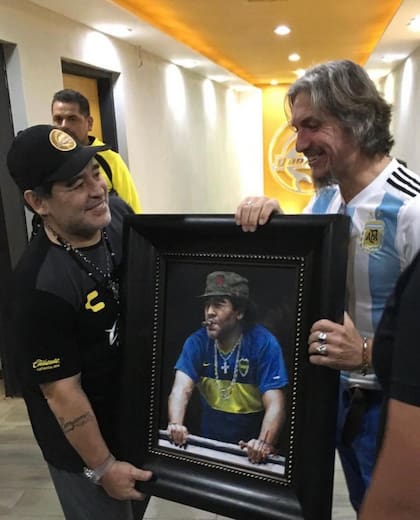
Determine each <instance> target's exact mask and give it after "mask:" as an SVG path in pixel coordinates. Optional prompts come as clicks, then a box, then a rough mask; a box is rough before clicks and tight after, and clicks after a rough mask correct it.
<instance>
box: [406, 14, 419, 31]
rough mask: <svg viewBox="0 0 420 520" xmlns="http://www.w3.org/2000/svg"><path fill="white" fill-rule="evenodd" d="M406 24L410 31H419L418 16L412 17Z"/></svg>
mask: <svg viewBox="0 0 420 520" xmlns="http://www.w3.org/2000/svg"><path fill="white" fill-rule="evenodd" d="M407 25H408V28H409V29H410V31H413V32H420V16H415V17H414V18H412V19H411V20H410V21H409V22H408V24H407Z"/></svg>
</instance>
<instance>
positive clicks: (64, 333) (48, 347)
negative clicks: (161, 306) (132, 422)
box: [13, 197, 131, 471]
mask: <svg viewBox="0 0 420 520" xmlns="http://www.w3.org/2000/svg"><path fill="white" fill-rule="evenodd" d="M110 209H111V214H112V220H111V223H110V224H109V226H107V228H106V233H107V235H108V237H109V244H110V248H111V250H112V252H114V253H115V266H116V268H117V269H118V268H119V266H120V265H121V255H122V220H123V217H124V215H125V214H127V213H130V212H131V210H130V209H129V208H128V206H127V205H126V204H125V203H124V202H123V201H122V200H121V199H119V198H118V197H110ZM81 251H82V252H83V254H84V255H85V256H86V257H87V258H88V259H90V260H91V261H92V262H94V263H95V264H96V265H99V266H101V270H102V271H104V272H106V269H107V265H108V266H109V265H110V264H109V259H110V251H109V250H107V245H106V242H105V241H104V240H101V241H100V242H99V243H98V244H96V245H94V246H91V247H88V248H83V249H81ZM82 263H83V262H82ZM88 271H89V269H84V268H83V267H81V265H80V263H79V261H78V260H77V259H76V258H75V257H74V256H73V255H72V254H71V253H69V252H68V251H66V250H65V248H64V247H62V246H58V245H55V244H53V243H51V241H50V240H49V239H48V238H47V236H46V235H45V232H44V230H43V229H41V230H40V232H39V233H38V234H37V236H36V237H35V238H34V239H33V240H32V241H31V243H30V244H29V246H28V249H27V250H26V252H25V253H24V255H23V257H22V259H21V260H20V262H19V264H18V266H17V268H16V270H15V292H14V298H13V326H14V331H15V336H16V343H17V349H16V359H17V367H18V372H19V376H20V380H21V385H22V393H23V397H24V399H25V402H26V405H27V408H28V412H29V417H30V420H31V424H32V428H33V431H34V434H35V437H36V439H37V441H38V444H39V445H40V447H41V450H42V452H43V455H44V458H45V459H46V460H47V461H48V462H49V463H50V464H52V465H53V466H55V467H57V468H60V469H65V470H68V471H81V470H82V467H83V461H82V460H81V458H80V457H79V455H78V454H77V452H76V451H75V450H74V449H73V447H72V446H71V445H70V443H69V442H68V441H67V439H66V438H65V436H64V433H63V432H62V430H61V428H60V426H59V425H58V422H57V420H56V418H55V416H54V414H53V413H52V412H51V410H50V408H49V406H48V403H47V401H46V399H45V398H44V396H43V394H42V392H41V390H40V387H39V385H40V384H42V383H47V382H51V381H57V380H60V379H63V378H66V377H70V376H74V375H76V374H78V373H81V383H82V388H83V390H84V391H85V393H86V395H87V397H88V399H89V401H90V403H91V405H92V407H93V410H94V412H95V415H96V417H97V420H98V424H99V427H100V430H101V433H102V435H103V437H104V438H105V441H106V442H107V444H108V446H109V448H110V450H111V451H115V450H116V449H117V446H116V435H117V432H116V425H117V422H118V420H117V419H118V417H117V414H118V404H119V386H120V385H119V367H120V363H119V358H120V349H119V341H118V328H117V324H118V315H119V305H118V303H117V301H116V300H115V298H114V296H113V293H112V291H111V290H110V289H109V288H108V287H107V286H106V285H105V283H103V281H102V280H101V275H100V274H99V273H98V272H96V273H94V275H93V276H89V274H88ZM91 271H92V269H91Z"/></svg>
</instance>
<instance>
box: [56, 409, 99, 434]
mask: <svg viewBox="0 0 420 520" xmlns="http://www.w3.org/2000/svg"><path fill="white" fill-rule="evenodd" d="M92 420H93V414H92V413H91V412H86V413H85V414H83V415H81V416H80V417H76V418H75V419H72V420H70V421H66V420H65V419H64V417H59V418H58V422H59V423H60V426H61V429H62V430H63V432H64V433H65V434H66V435H67V434H68V433H70V432H71V431H73V430H74V429H76V428H79V427H80V426H84V425H85V424H86V423H88V422H89V421H92Z"/></svg>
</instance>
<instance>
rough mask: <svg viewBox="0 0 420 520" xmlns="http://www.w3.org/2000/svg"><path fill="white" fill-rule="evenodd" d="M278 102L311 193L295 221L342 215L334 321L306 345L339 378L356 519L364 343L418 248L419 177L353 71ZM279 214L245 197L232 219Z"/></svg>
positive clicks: (323, 76)
mask: <svg viewBox="0 0 420 520" xmlns="http://www.w3.org/2000/svg"><path fill="white" fill-rule="evenodd" d="M287 101H288V105H289V108H290V111H291V121H290V122H291V125H292V126H293V127H294V129H295V131H296V134H297V138H296V150H297V151H298V152H302V153H304V154H305V156H306V157H307V159H308V162H309V165H310V167H311V168H312V175H313V179H314V183H315V186H316V187H317V191H316V193H315V195H314V197H313V198H312V200H311V201H310V202H309V204H308V206H307V207H306V208H305V210H304V211H305V213H312V214H325V213H327V214H329V213H345V214H347V215H349V216H350V217H351V238H350V246H349V261H348V276H347V296H348V300H347V302H346V308H347V312H346V314H345V316H344V322H343V324H339V323H334V322H332V321H329V320H326V319H321V320H319V321H317V322H315V323H314V324H313V326H312V328H311V331H310V336H309V340H308V343H309V356H310V361H311V363H313V364H315V365H321V366H325V367H330V368H332V369H337V370H341V378H340V396H339V416H338V428H337V447H338V451H339V454H340V458H341V461H342V465H343V469H344V473H345V476H346V480H347V485H348V488H349V493H350V500H351V503H352V505H353V507H354V509H355V510H356V511H358V510H359V507H360V504H361V502H362V499H363V496H364V493H365V491H366V488H367V486H368V485H369V483H370V478H371V473H372V469H373V465H374V463H375V458H376V438H377V434H378V428H379V417H380V410H381V405H382V395H383V394H382V391H381V390H380V387H379V384H378V382H377V379H376V376H375V374H374V372H373V370H372V367H371V347H372V338H373V336H374V332H375V330H376V327H377V325H378V322H379V319H380V317H381V314H382V311H383V309H384V306H385V302H386V299H387V297H388V295H389V294H390V293H391V291H392V289H393V286H394V284H395V282H396V280H397V278H398V275H399V273H400V272H401V271H402V270H403V269H404V268H405V267H406V266H407V265H408V264H409V263H410V261H411V260H412V259H413V257H414V256H415V253H416V252H417V251H418V250H419V248H420V234H419V233H418V226H419V223H420V197H418V194H419V193H420V177H419V176H418V175H416V174H415V173H413V172H411V171H410V170H408V168H407V167H405V166H404V165H402V164H401V163H399V162H398V161H397V160H396V159H393V158H391V157H390V151H391V148H392V146H393V144H394V140H393V138H392V136H391V133H390V130H389V125H390V121H391V107H390V105H388V103H387V102H386V101H385V100H384V98H383V97H382V96H381V95H380V93H379V92H378V90H377V89H376V87H375V84H374V83H373V82H372V80H371V79H370V78H369V76H368V75H367V73H366V72H365V70H364V69H363V68H362V67H360V66H359V65H357V64H355V63H353V62H351V61H348V60H341V61H332V62H328V63H325V64H321V65H318V66H315V67H313V68H311V69H309V70H307V71H306V73H305V74H304V75H303V76H302V77H301V78H299V79H298V80H297V81H296V82H295V83H294V84H293V85H292V86H291V87H290V89H289V91H288V93H287ZM279 209H280V208H279V204H278V202H277V200H275V199H269V198H267V197H247V198H246V199H245V200H244V201H242V202H241V204H240V205H239V207H238V209H237V213H236V221H237V224H238V225H241V226H242V227H243V229H244V231H254V230H255V229H256V227H257V225H262V224H265V223H266V222H267V220H268V218H269V216H270V215H271V214H272V213H273V212H278V211H279Z"/></svg>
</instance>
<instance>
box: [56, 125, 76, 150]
mask: <svg viewBox="0 0 420 520" xmlns="http://www.w3.org/2000/svg"><path fill="white" fill-rule="evenodd" d="M49 137H50V143H51V144H52V145H53V146H54V148H57V150H60V152H70V151H71V150H74V149H75V148H76V146H77V143H76V141H75V140H74V139H73V137H71V135H69V134H67V133H66V132H63V131H62V130H59V129H58V128H54V129H53V130H51V132H50V136H49Z"/></svg>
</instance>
